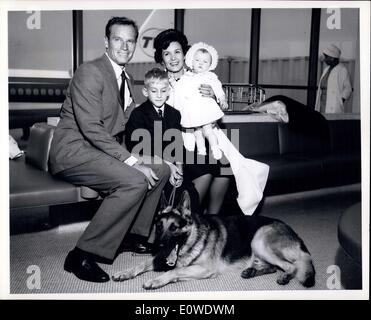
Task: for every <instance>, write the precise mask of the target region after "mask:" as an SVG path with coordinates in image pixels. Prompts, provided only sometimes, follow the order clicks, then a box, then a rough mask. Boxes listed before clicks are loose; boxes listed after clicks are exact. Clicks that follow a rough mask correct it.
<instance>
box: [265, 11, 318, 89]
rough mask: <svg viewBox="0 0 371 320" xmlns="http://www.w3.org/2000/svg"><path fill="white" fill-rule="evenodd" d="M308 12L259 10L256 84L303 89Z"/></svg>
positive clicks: (307, 58)
mask: <svg viewBox="0 0 371 320" xmlns="http://www.w3.org/2000/svg"><path fill="white" fill-rule="evenodd" d="M310 23H311V9H262V11H261V26H260V48H259V78H258V80H259V83H260V84H274V85H303V86H305V85H307V82H308V61H309V43H310Z"/></svg>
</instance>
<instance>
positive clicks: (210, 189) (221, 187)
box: [154, 29, 230, 214]
mask: <svg viewBox="0 0 371 320" xmlns="http://www.w3.org/2000/svg"><path fill="white" fill-rule="evenodd" d="M154 48H155V61H156V62H157V63H160V64H162V65H163V66H164V68H165V69H166V70H167V72H168V75H169V80H170V85H173V84H174V83H175V81H177V80H179V79H180V78H181V77H182V76H183V74H184V72H185V71H186V66H185V54H186V52H187V50H188V48H189V45H188V40H187V38H186V36H185V35H184V34H183V33H181V32H179V31H177V30H174V29H168V30H165V31H163V32H161V33H160V34H158V35H157V37H156V38H155V40H154ZM200 92H201V94H203V95H204V96H206V97H210V98H213V97H214V96H215V95H214V92H213V89H212V88H211V86H210V85H206V84H204V85H201V86H200ZM167 103H168V104H169V105H171V106H173V105H174V95H173V94H172V93H170V97H169V99H168V101H167ZM195 154H196V152H195ZM199 157H200V156H199ZM187 159H188V158H187ZM200 163H202V164H199V163H196V162H195V164H192V165H190V164H186V165H185V167H184V174H185V175H188V177H189V178H190V179H192V181H193V183H194V185H195V188H196V190H197V191H198V193H199V197H200V202H201V203H202V201H203V200H204V198H205V197H206V195H207V194H208V195H209V203H208V206H207V208H206V210H207V213H208V214H218V213H219V211H220V208H221V206H222V204H223V201H224V196H225V194H226V192H227V189H228V186H229V181H230V176H222V175H221V173H220V169H221V164H220V162H218V163H217V164H208V163H209V161H208V157H206V159H204V161H202V162H201V161H200Z"/></svg>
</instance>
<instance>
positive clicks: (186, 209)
mask: <svg viewBox="0 0 371 320" xmlns="http://www.w3.org/2000/svg"><path fill="white" fill-rule="evenodd" d="M177 209H178V210H179V212H180V213H181V214H182V216H188V215H190V214H191V198H190V196H189V193H188V192H187V191H183V193H182V195H181V197H180V201H179V204H178V208H177Z"/></svg>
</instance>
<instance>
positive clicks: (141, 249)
mask: <svg viewBox="0 0 371 320" xmlns="http://www.w3.org/2000/svg"><path fill="white" fill-rule="evenodd" d="M121 252H134V253H138V254H151V253H152V245H151V244H149V243H144V242H132V241H128V243H124V244H123V246H122V250H121Z"/></svg>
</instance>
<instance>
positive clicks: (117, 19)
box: [106, 17, 138, 41]
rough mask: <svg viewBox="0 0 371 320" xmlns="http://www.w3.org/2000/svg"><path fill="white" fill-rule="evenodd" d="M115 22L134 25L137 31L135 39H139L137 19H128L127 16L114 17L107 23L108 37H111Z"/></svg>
mask: <svg viewBox="0 0 371 320" xmlns="http://www.w3.org/2000/svg"><path fill="white" fill-rule="evenodd" d="M115 24H119V25H122V26H132V27H133V28H134V31H135V41H137V40H138V26H137V24H136V23H135V21H133V20H131V19H128V18H126V17H112V18H111V19H110V20H109V21H108V22H107V25H106V37H107V39H109V37H110V35H111V27H112V26H113V25H115Z"/></svg>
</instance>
